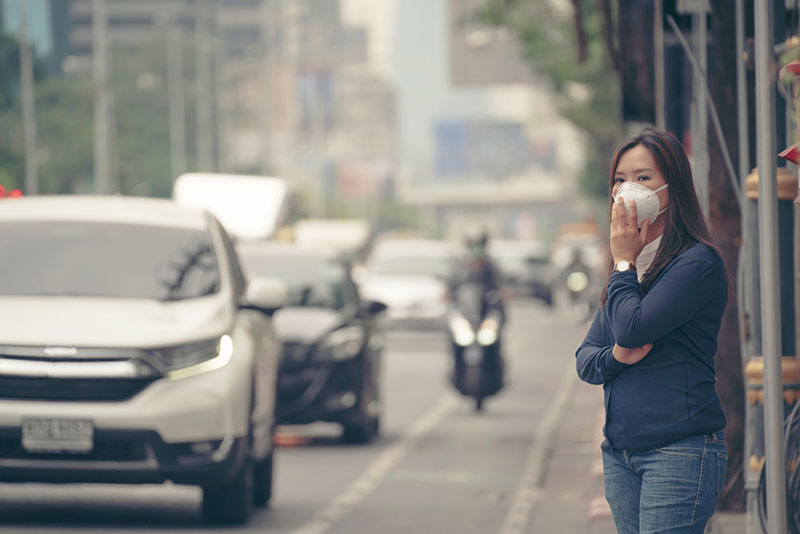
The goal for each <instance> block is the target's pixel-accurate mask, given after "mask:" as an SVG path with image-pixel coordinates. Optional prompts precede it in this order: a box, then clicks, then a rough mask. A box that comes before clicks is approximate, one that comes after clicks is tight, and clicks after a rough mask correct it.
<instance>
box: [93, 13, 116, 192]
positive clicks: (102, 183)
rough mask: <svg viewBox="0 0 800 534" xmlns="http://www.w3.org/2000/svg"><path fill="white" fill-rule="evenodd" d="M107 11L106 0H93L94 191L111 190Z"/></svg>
mask: <svg viewBox="0 0 800 534" xmlns="http://www.w3.org/2000/svg"><path fill="white" fill-rule="evenodd" d="M107 30H108V14H107V12H106V2H105V0H92V63H93V74H94V180H95V184H94V185H95V191H96V192H97V193H101V194H111V193H113V191H112V186H111V150H110V143H109V140H110V137H111V123H110V120H109V115H108V110H109V83H108V61H107V54H108V40H107Z"/></svg>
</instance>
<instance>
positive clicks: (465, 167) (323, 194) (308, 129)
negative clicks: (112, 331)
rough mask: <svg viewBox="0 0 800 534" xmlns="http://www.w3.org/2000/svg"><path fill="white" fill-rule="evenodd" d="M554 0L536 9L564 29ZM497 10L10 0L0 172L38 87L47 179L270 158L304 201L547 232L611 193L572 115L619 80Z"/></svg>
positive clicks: (2, 174)
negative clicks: (522, 35) (525, 37)
mask: <svg viewBox="0 0 800 534" xmlns="http://www.w3.org/2000/svg"><path fill="white" fill-rule="evenodd" d="M563 4H564V5H561V3H560V2H553V5H552V6H549V5H547V6H540V7H529V8H527V9H528V10H529V11H547V12H551V13H552V14H553V15H554V16H555V18H554V19H553V20H554V25H553V29H554V30H556V31H557V30H558V29H559V28H560V27H561V28H562V29H563V30H564V31H570V32H571V31H572V30H571V28H570V26H571V24H572V22H571V15H570V13H569V12H570V11H571V9H570V8H569V6H568V5H567V3H566V2H565V3H563ZM534 15H535V14H534V13H531V14H529V15H528V16H534ZM493 19H497V16H496V13H492V9H491V6H489V5H487V4H486V3H485V2H483V1H474V0H437V1H423V0H406V1H402V2H400V1H397V0H380V1H368V0H226V1H214V0H105V1H103V2H97V1H92V0H27V1H23V0H3V2H0V28H2V31H3V37H2V41H1V42H0V58H2V59H1V60H0V69H2V74H1V75H0V80H2V81H1V82H0V84H1V86H0V94H2V98H1V99H0V132H2V133H0V185H3V186H4V187H5V188H6V189H9V190H10V189H13V188H19V189H24V188H25V187H24V180H23V178H24V176H25V173H24V172H23V171H24V169H25V149H26V146H25V139H26V138H25V136H24V135H23V131H24V123H25V117H24V113H23V108H24V106H23V101H24V100H25V98H24V96H25V94H26V92H29V93H30V95H32V99H31V100H32V102H33V106H32V108H31V109H32V110H33V113H34V116H35V121H34V122H35V130H36V135H35V139H33V140H32V139H31V138H29V139H28V143H29V145H28V150H29V151H33V152H34V153H35V154H36V160H37V172H36V190H37V191H38V192H40V193H93V192H120V193H122V194H125V195H144V196H156V197H159V196H160V197H168V196H170V193H171V190H172V182H173V180H174V178H175V177H177V176H178V175H179V174H181V173H183V172H186V171H203V172H225V173H244V174H258V175H270V176H279V177H281V178H284V179H285V180H286V181H287V182H288V183H289V184H290V185H291V187H292V189H293V190H294V191H296V193H297V195H298V202H297V205H296V209H295V213H294V216H295V217H297V218H301V217H306V216H313V217H326V216H337V217H342V216H348V217H359V218H363V219H366V220H368V221H369V222H370V223H371V225H372V226H373V227H374V228H376V229H385V228H393V227H412V228H415V229H419V230H423V231H425V232H427V233H432V234H435V235H439V236H442V237H453V236H454V234H457V229H458V228H459V227H460V226H462V225H463V223H464V221H465V220H476V219H478V220H480V221H482V222H483V223H484V224H485V225H486V226H487V228H488V229H490V230H491V232H492V234H493V235H494V236H496V237H503V238H533V237H538V238H542V239H546V240H552V239H554V238H555V236H556V235H557V231H558V226H559V225H560V224H561V223H563V222H569V221H574V220H582V219H585V218H587V217H590V218H591V217H593V213H594V212H593V209H592V207H591V204H589V203H587V202H586V201H585V200H583V198H584V197H585V194H584V193H588V194H589V195H590V196H591V194H592V193H594V194H602V195H605V189H604V188H605V185H604V184H605V177H604V176H605V170H604V169H603V168H602V166H599V165H597V161H596V160H597V158H596V157H589V158H588V159H587V156H586V154H587V147H586V145H587V143H586V133H585V131H583V129H582V128H581V126H582V125H581V122H583V121H586V120H591V121H598V122H601V121H602V119H603V116H608V115H609V114H610V113H612V110H611V109H604V106H606V105H607V104H608V103H609V102H610V101H612V100H613V99H612V98H608V97H607V95H603V94H599V95H598V94H596V92H598V91H603V92H604V91H606V89H605V88H604V86H605V85H607V84H608V83H612V82H611V80H610V78H609V77H607V76H606V77H604V79H597V80H595V81H594V82H592V83H591V84H580V83H577V82H569V83H565V84H560V83H559V84H558V86H556V87H554V86H553V80H552V79H551V77H550V72H549V70H550V69H551V68H554V66H548V65H545V66H544V68H543V69H542V70H543V72H541V73H534V71H532V69H531V68H530V67H531V65H530V61H529V60H528V59H526V57H525V55H528V56H530V54H531V53H532V52H534V48H533V47H539V46H543V45H546V46H550V47H551V49H550V50H548V52H547V56H548V57H552V58H553V59H555V58H557V57H560V56H564V57H566V56H570V55H574V51H573V50H572V49H571V48H570V49H566V47H565V46H564V44H560V43H558V42H553V43H551V44H546V43H533V42H532V43H520V42H519V40H518V39H516V37H515V28H513V27H512V26H511V25H512V21H511V20H510V19H509V20H505V21H503V20H493ZM484 21H489V22H493V23H496V24H492V25H488V24H486V23H485V22H484ZM589 22H591V21H589ZM556 41H557V40H556ZM21 42H25V43H28V44H29V45H30V50H31V54H30V61H31V64H32V75H31V77H30V80H25V79H21V75H20V60H21V58H22V59H23V60H24V59H25V57H26V54H24V53H21V52H23V51H22V50H20V43H21ZM595 56H596V57H594V58H592V59H591V61H593V62H595V63H597V64H598V65H599V64H601V63H602V54H601V53H598V54H595ZM575 62H576V60H574V59H573V60H570V62H569V63H575ZM559 68H560V69H571V68H573V67H572V66H570V65H569V64H568V63H566V64H563V65H561V66H560V67H559ZM575 68H580V69H586V68H597V67H596V66H590V65H583V66H577V64H576V66H575ZM598 84H599V85H598ZM562 85H563V86H562ZM554 88H555V89H557V91H554ZM564 110H572V111H573V114H574V115H577V114H582V115H590V114H592V113H601V114H602V115H599V116H598V117H596V118H589V117H582V118H577V117H572V118H573V119H576V118H577V125H576V120H568V119H567V118H564V113H563V111H564ZM604 127H605V128H609V125H608V124H606V125H604ZM100 132H102V134H101V133H100ZM95 133H97V134H98V135H97V136H95ZM616 133H617V132H610V133H609V136H611V137H613V134H616ZM98 137H99V138H98ZM615 140H616V139H615ZM30 143H34V144H30ZM590 144H591V143H590ZM98 152H101V153H98ZM590 153H591V150H590ZM98 160H99V161H98ZM587 163H588V165H587ZM593 184H594V185H593ZM598 184H599V185H598ZM31 187H33V186H31ZM456 237H457V235H456Z"/></svg>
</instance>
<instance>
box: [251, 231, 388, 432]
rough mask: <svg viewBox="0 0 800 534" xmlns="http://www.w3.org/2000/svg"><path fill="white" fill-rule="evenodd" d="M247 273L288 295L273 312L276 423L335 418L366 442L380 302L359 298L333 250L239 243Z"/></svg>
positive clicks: (373, 426)
mask: <svg viewBox="0 0 800 534" xmlns="http://www.w3.org/2000/svg"><path fill="white" fill-rule="evenodd" d="M238 253H239V257H240V258H241V260H242V262H243V264H244V266H245V270H246V271H247V272H248V274H249V275H251V276H259V277H261V276H267V275H268V276H272V277H280V278H282V279H284V280H285V281H286V282H287V284H288V285H289V303H288V305H287V306H286V307H284V308H283V309H281V310H279V311H278V312H277V313H276V314H275V315H274V317H273V322H274V325H275V328H276V330H277V333H278V337H279V338H280V340H281V342H282V344H283V355H282V357H281V364H280V369H279V372H278V402H277V407H276V410H277V418H278V421H279V422H280V423H289V424H303V423H311V422H314V421H330V422H336V423H341V425H342V427H343V429H344V433H343V439H344V440H345V441H347V442H352V443H366V442H368V441H370V440H371V439H372V438H373V437H374V436H375V435H376V433H377V432H378V428H379V422H380V413H381V395H380V381H379V371H380V361H381V352H382V348H383V336H382V334H381V332H380V330H379V329H378V327H377V324H376V316H377V315H378V314H379V313H380V312H382V311H383V310H385V309H386V306H385V305H384V304H382V303H378V302H364V301H362V300H361V299H360V298H359V295H358V291H357V289H356V286H355V284H354V283H353V280H352V279H351V277H350V266H349V264H348V263H346V262H345V261H344V260H342V259H341V258H339V257H338V256H337V255H336V254H335V253H333V252H327V251H324V250H320V249H319V247H315V248H314V249H310V248H305V247H301V246H298V245H293V244H288V243H267V242H260V243H244V242H243V243H239V245H238Z"/></svg>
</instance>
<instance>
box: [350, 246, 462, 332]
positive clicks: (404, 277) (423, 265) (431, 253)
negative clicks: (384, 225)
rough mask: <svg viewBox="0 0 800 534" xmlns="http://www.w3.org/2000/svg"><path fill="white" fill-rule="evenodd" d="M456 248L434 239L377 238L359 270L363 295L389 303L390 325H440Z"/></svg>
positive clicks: (445, 305)
mask: <svg viewBox="0 0 800 534" xmlns="http://www.w3.org/2000/svg"><path fill="white" fill-rule="evenodd" d="M454 260H455V249H454V248H453V247H452V245H451V244H450V243H448V242H445V241H439V240H435V239H418V238H415V239H405V238H391V239H382V240H380V241H378V242H377V243H376V244H375V246H374V247H373V248H372V250H371V252H370V254H369V256H368V257H367V261H366V262H365V265H364V269H363V271H362V272H361V274H360V276H359V278H360V286H359V287H360V289H361V293H362V295H363V296H364V297H365V298H367V299H371V300H376V301H379V302H383V303H385V304H386V305H387V306H388V312H387V315H388V319H389V324H390V325H391V326H402V327H416V328H420V327H421V328H431V327H434V328H443V327H444V325H445V316H446V313H447V282H448V279H449V277H450V276H451V273H452V269H453V263H454Z"/></svg>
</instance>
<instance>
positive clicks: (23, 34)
mask: <svg viewBox="0 0 800 534" xmlns="http://www.w3.org/2000/svg"><path fill="white" fill-rule="evenodd" d="M20 18H21V20H20V26H19V28H20V29H19V79H20V92H21V93H22V132H23V139H24V143H25V194H26V195H37V194H39V174H38V164H37V158H36V152H37V148H36V145H37V142H36V100H35V93H34V83H33V53H32V51H31V43H30V39H29V38H28V2H22V7H21V13H20Z"/></svg>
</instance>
